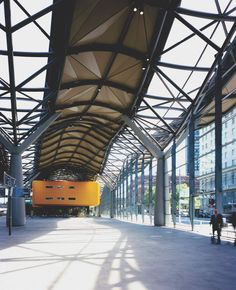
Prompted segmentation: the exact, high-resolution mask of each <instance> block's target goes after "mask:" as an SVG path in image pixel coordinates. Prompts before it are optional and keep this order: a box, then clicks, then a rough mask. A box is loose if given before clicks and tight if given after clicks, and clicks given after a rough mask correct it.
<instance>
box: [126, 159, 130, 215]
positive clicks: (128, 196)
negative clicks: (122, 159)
mask: <svg viewBox="0 0 236 290" xmlns="http://www.w3.org/2000/svg"><path fill="white" fill-rule="evenodd" d="M129 212H130V192H129V162H128V159H127V160H126V215H127V219H128V217H129Z"/></svg>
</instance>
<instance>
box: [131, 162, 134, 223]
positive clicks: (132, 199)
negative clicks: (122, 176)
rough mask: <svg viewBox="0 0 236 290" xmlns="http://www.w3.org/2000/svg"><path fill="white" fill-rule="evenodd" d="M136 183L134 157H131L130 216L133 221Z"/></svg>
mask: <svg viewBox="0 0 236 290" xmlns="http://www.w3.org/2000/svg"><path fill="white" fill-rule="evenodd" d="M133 187H134V184H133V159H132V158H131V159H130V216H131V221H132V220H133V210H134V190H133V189H134V188H133Z"/></svg>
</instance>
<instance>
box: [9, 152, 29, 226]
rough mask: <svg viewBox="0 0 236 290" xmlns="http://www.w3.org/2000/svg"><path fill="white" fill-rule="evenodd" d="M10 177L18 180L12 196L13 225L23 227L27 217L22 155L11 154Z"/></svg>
mask: <svg viewBox="0 0 236 290" xmlns="http://www.w3.org/2000/svg"><path fill="white" fill-rule="evenodd" d="M10 175H11V176H12V177H14V178H15V179H16V183H15V187H14V189H13V196H12V225H13V226H23V225H25V222H26V216H25V198H24V189H23V171H22V157H21V155H20V154H14V153H12V154H11V161H10Z"/></svg>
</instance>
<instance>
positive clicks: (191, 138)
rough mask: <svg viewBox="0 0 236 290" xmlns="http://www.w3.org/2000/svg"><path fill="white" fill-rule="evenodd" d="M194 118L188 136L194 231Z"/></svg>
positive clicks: (190, 207)
mask: <svg viewBox="0 0 236 290" xmlns="http://www.w3.org/2000/svg"><path fill="white" fill-rule="evenodd" d="M194 147H195V138H194V116H193V115H192V116H191V118H190V123H189V134H188V149H187V150H188V161H187V162H188V168H189V170H188V171H189V216H190V222H191V228H192V231H193V230H194V194H195V174H194V170H195V165H194V157H195V156H194Z"/></svg>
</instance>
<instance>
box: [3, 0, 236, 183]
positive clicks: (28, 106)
mask: <svg viewBox="0 0 236 290" xmlns="http://www.w3.org/2000/svg"><path fill="white" fill-rule="evenodd" d="M49 2H50V1H49ZM209 2H211V5H212V7H213V6H214V8H215V11H213V9H210V10H209V11H208V10H206V11H197V8H195V9H194V8H193V9H192V10H189V9H188V8H186V3H187V1H182V4H181V5H180V1H174V0H173V1H171V0H169V1H164V0H159V1H152V0H143V1H141V0H139V1H138V0H137V1H130V0H121V1H114V0H109V1H108V0H107V1H105V0H95V1H94V0H93V1H92V0H91V1H88V0H80V1H79V0H78V1H76V0H69V1H66V0H55V1H53V3H49V4H48V6H42V7H40V8H39V9H38V10H37V11H36V10H34V11H33V10H32V11H29V8H27V7H26V4H25V3H24V1H18V0H13V1H9V0H3V1H0V12H1V9H2V11H3V14H4V17H3V18H5V19H2V21H0V33H1V34H2V35H4V36H6V45H5V47H4V46H3V47H2V48H0V57H1V59H2V60H3V61H5V63H6V67H8V70H7V71H8V76H4V75H3V76H0V77H1V78H0V101H1V102H2V103H3V102H4V106H1V107H2V109H1V112H0V126H1V134H3V135H4V136H5V137H6V138H8V140H9V141H11V142H12V143H13V144H14V145H18V144H21V143H22V142H23V141H24V140H25V138H27V136H29V134H31V133H32V132H34V131H35V130H36V129H37V128H38V126H39V125H40V124H42V123H43V122H44V120H46V119H48V118H49V117H50V115H51V114H52V113H53V112H55V111H56V112H60V113H61V115H60V117H59V118H58V119H57V120H56V121H55V122H54V123H53V125H52V126H51V127H50V128H49V129H48V130H47V131H46V133H44V135H43V136H42V138H41V139H40V141H39V142H38V143H37V144H36V145H32V146H31V147H30V148H29V149H28V151H27V152H25V154H24V156H23V157H24V170H25V176H26V181H29V180H31V179H32V178H34V176H36V175H39V177H41V178H68V177H71V178H74V179H94V178H95V177H96V176H97V174H102V175H103V178H104V179H105V180H106V182H108V183H109V184H110V185H112V186H113V185H114V184H115V182H116V180H117V177H118V175H119V174H120V169H121V167H122V166H123V164H124V162H125V160H126V159H127V158H128V156H130V155H132V156H135V155H137V154H138V155H139V154H144V153H145V160H148V158H147V156H150V154H149V153H148V150H147V149H146V148H145V147H144V145H143V144H142V142H141V140H139V139H138V138H137V137H136V136H135V134H134V132H132V130H131V129H130V128H129V127H127V126H126V125H125V124H124V122H123V121H122V119H121V116H122V115H128V116H129V117H130V118H132V119H133V120H134V122H135V124H136V125H137V126H138V127H139V128H140V129H141V130H142V131H143V132H144V133H145V134H147V135H148V136H149V137H150V139H152V140H153V142H155V144H156V145H157V146H159V147H160V149H161V150H163V149H164V148H165V147H166V146H167V145H168V144H169V142H170V141H171V139H172V138H173V137H174V136H177V135H179V134H180V133H181V132H182V131H183V130H184V129H185V127H186V125H187V123H188V120H189V118H190V116H191V114H192V113H194V116H195V118H198V119H199V126H201V125H204V124H206V123H209V122H211V121H212V120H213V119H214V115H213V113H214V106H213V105H212V99H213V96H214V76H215V71H216V69H217V64H218V59H219V58H220V57H221V55H222V56H223V62H222V67H223V75H222V79H223V80H222V84H223V99H224V101H223V111H226V110H228V109H229V108H231V107H232V106H233V105H235V98H233V97H232V96H234V95H233V94H232V91H235V59H234V55H235V44H234V43H233V39H234V37H235V26H236V24H235V10H236V5H235V1H233V0H224V1H218V0H215V1H209ZM195 5H196V6H197V4H195ZM13 6H14V7H15V8H16V7H17V9H19V10H20V11H21V13H22V17H21V19H20V20H19V21H15V23H13V19H12V17H11V16H12V15H11V13H12V9H13V8H14V7H13ZM0 15H1V14H0ZM45 17H52V24H51V29H50V28H46V27H45V25H43V22H42V21H41V20H42V19H44V18H45ZM0 20H1V18H0ZM29 26H30V27H34V28H35V29H36V30H37V33H38V34H37V37H38V38H40V37H42V42H43V39H46V40H47V43H48V46H49V50H48V49H45V48H44V49H42V50H41V51H39V50H38V49H37V48H35V47H34V49H32V48H31V46H32V47H33V46H34V43H33V42H32V39H27V40H25V41H26V42H27V44H29V49H28V50H23V49H20V48H19V49H18V48H17V45H16V43H17V42H16V36H17V34H18V33H19V34H20V33H22V35H23V33H24V32H25V31H27V29H28V27H29ZM1 34H0V37H1ZM35 35H36V31H35ZM14 37H15V38H14ZM181 55H182V56H181ZM39 59H40V60H44V63H43V64H41V63H40V65H36V64H37V61H38V60H39ZM206 60H207V61H206ZM17 62H19V63H21V69H22V71H23V70H26V72H25V73H22V71H19V69H17V66H16V63H17ZM29 62H31V63H35V68H34V71H33V70H31V72H29V71H28V72H27V64H28V63H29ZM21 73H22V76H21ZM45 74H46V82H45V83H44V82H42V81H41V83H39V82H36V80H38V79H39V78H41V79H43V77H42V76H43V75H44V76H45ZM35 152H36V154H35Z"/></svg>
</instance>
